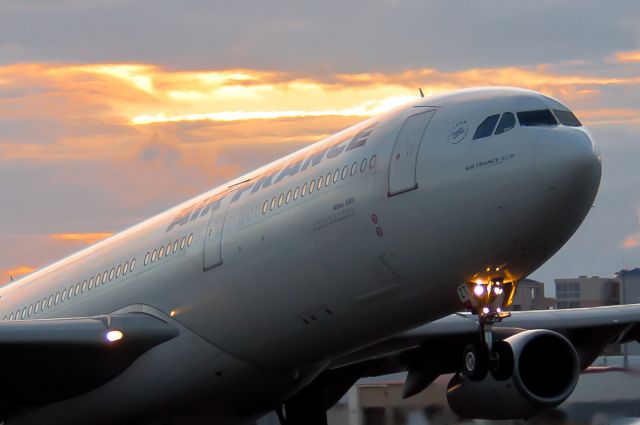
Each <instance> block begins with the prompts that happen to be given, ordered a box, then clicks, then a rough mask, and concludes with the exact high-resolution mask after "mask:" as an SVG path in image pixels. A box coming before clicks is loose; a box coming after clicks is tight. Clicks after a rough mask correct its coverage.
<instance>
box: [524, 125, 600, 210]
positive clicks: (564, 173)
mask: <svg viewBox="0 0 640 425" xmlns="http://www.w3.org/2000/svg"><path fill="white" fill-rule="evenodd" d="M535 164H536V171H537V173H538V176H539V178H540V180H541V182H542V183H543V184H544V185H545V186H546V189H547V190H550V191H556V193H566V194H571V197H572V198H573V197H582V198H587V199H585V202H588V203H589V206H590V205H591V203H592V202H593V198H595V195H596V193H597V191H598V187H599V185H600V176H601V174H602V166H601V162H600V153H599V152H598V149H597V148H596V145H595V143H594V142H593V140H592V139H591V136H590V135H589V133H588V132H587V131H585V130H583V129H562V130H560V131H554V132H550V133H549V134H547V135H543V136H541V137H540V138H539V139H538V140H537V142H536V150H535Z"/></svg>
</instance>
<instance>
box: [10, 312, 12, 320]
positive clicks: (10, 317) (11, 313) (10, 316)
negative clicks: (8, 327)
mask: <svg viewBox="0 0 640 425" xmlns="http://www.w3.org/2000/svg"><path fill="white" fill-rule="evenodd" d="M9 320H13V312H12V313H11V314H10V315H9Z"/></svg>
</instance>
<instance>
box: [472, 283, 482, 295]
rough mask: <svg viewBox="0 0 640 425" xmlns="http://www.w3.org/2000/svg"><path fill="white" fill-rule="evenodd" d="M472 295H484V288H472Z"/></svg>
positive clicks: (478, 286) (477, 286)
mask: <svg viewBox="0 0 640 425" xmlns="http://www.w3.org/2000/svg"><path fill="white" fill-rule="evenodd" d="M473 293H474V294H476V295H477V296H481V295H482V294H484V286H482V285H476V286H475V287H474V288H473Z"/></svg>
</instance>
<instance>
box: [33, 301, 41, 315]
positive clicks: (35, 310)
mask: <svg viewBox="0 0 640 425" xmlns="http://www.w3.org/2000/svg"><path fill="white" fill-rule="evenodd" d="M39 311H40V301H36V305H35V307H34V308H33V312H34V313H38V312H39Z"/></svg>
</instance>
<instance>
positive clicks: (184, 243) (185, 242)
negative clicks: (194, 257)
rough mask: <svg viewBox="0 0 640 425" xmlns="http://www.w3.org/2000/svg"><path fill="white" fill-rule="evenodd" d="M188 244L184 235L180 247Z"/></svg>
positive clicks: (182, 247)
mask: <svg viewBox="0 0 640 425" xmlns="http://www.w3.org/2000/svg"><path fill="white" fill-rule="evenodd" d="M273 199H276V198H273ZM186 244H187V238H186V237H185V236H183V237H182V240H181V241H180V249H181V250H183V249H184V246H185V245H186Z"/></svg>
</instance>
